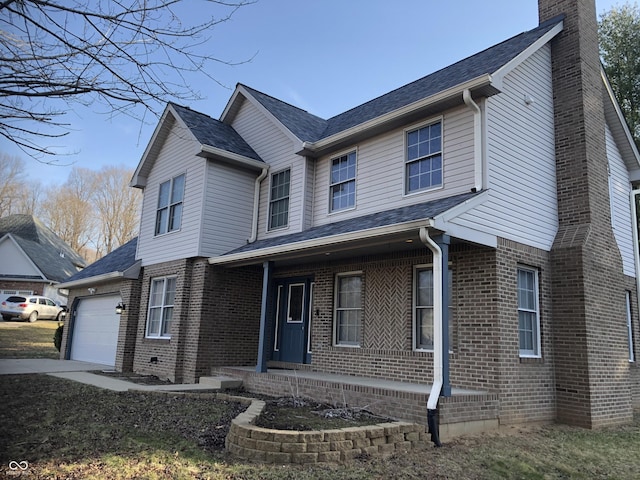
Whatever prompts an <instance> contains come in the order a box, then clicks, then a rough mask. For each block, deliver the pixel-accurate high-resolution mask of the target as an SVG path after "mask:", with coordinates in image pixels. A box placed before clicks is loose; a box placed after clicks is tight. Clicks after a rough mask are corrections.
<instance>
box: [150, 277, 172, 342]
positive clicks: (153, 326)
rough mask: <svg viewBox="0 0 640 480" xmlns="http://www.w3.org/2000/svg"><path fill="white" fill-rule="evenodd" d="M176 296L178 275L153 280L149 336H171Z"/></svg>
mask: <svg viewBox="0 0 640 480" xmlns="http://www.w3.org/2000/svg"><path fill="white" fill-rule="evenodd" d="M175 297H176V277H162V278H154V279H152V280H151V290H150V292H149V313H148V315H147V337H153V338H171V322H172V321H173V304H174V301H175Z"/></svg>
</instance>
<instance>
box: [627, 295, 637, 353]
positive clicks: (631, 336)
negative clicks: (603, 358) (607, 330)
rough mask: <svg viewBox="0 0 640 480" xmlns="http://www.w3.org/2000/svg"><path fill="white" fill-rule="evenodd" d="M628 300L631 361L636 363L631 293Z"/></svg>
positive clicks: (628, 332) (628, 333) (628, 334)
mask: <svg viewBox="0 0 640 480" xmlns="http://www.w3.org/2000/svg"><path fill="white" fill-rule="evenodd" d="M626 300H627V336H628V339H629V361H630V362H635V361H636V357H635V353H634V351H633V320H632V318H633V316H632V315H631V292H629V291H627V292H626Z"/></svg>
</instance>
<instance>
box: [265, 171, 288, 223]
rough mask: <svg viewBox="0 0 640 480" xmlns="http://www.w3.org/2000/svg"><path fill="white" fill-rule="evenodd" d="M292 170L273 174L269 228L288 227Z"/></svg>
mask: <svg viewBox="0 0 640 480" xmlns="http://www.w3.org/2000/svg"><path fill="white" fill-rule="evenodd" d="M290 184H291V170H290V169H287V170H283V171H281V172H278V173H274V174H273V175H271V195H270V200H269V230H273V229H276V228H282V227H286V226H287V225H288V224H289V187H290Z"/></svg>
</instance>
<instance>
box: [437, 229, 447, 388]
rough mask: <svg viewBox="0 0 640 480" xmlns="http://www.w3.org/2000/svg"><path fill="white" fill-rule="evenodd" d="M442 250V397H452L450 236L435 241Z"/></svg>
mask: <svg viewBox="0 0 640 480" xmlns="http://www.w3.org/2000/svg"><path fill="white" fill-rule="evenodd" d="M433 240H434V241H435V242H436V244H437V245H438V247H440V250H442V391H441V393H440V394H441V396H443V397H450V396H451V383H450V381H449V343H450V339H449V296H450V293H449V244H450V243H451V239H450V238H449V235H438V236H437V237H435V238H434V239H433Z"/></svg>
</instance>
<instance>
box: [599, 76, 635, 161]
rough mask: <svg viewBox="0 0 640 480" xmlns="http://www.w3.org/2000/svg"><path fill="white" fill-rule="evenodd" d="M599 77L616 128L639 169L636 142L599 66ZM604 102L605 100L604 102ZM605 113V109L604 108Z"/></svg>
mask: <svg viewBox="0 0 640 480" xmlns="http://www.w3.org/2000/svg"><path fill="white" fill-rule="evenodd" d="M600 76H601V77H602V82H603V83H604V87H605V90H606V92H607V97H608V98H607V100H608V101H609V102H610V105H611V106H612V107H613V109H614V111H615V114H616V120H617V121H618V124H619V125H618V126H619V127H620V128H621V129H622V131H623V132H624V136H625V140H626V143H628V148H629V150H630V153H631V155H633V157H634V159H635V161H636V165H638V167H640V153H639V152H638V147H637V146H636V142H635V140H634V139H633V135H631V131H630V130H629V125H628V124H627V121H626V120H625V118H624V114H623V113H622V109H621V108H620V105H619V104H618V100H616V96H615V94H614V93H613V88H611V83H610V82H609V78H607V73H606V72H605V71H604V67H603V66H602V65H600ZM605 101H606V100H605ZM605 111H606V108H605Z"/></svg>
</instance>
